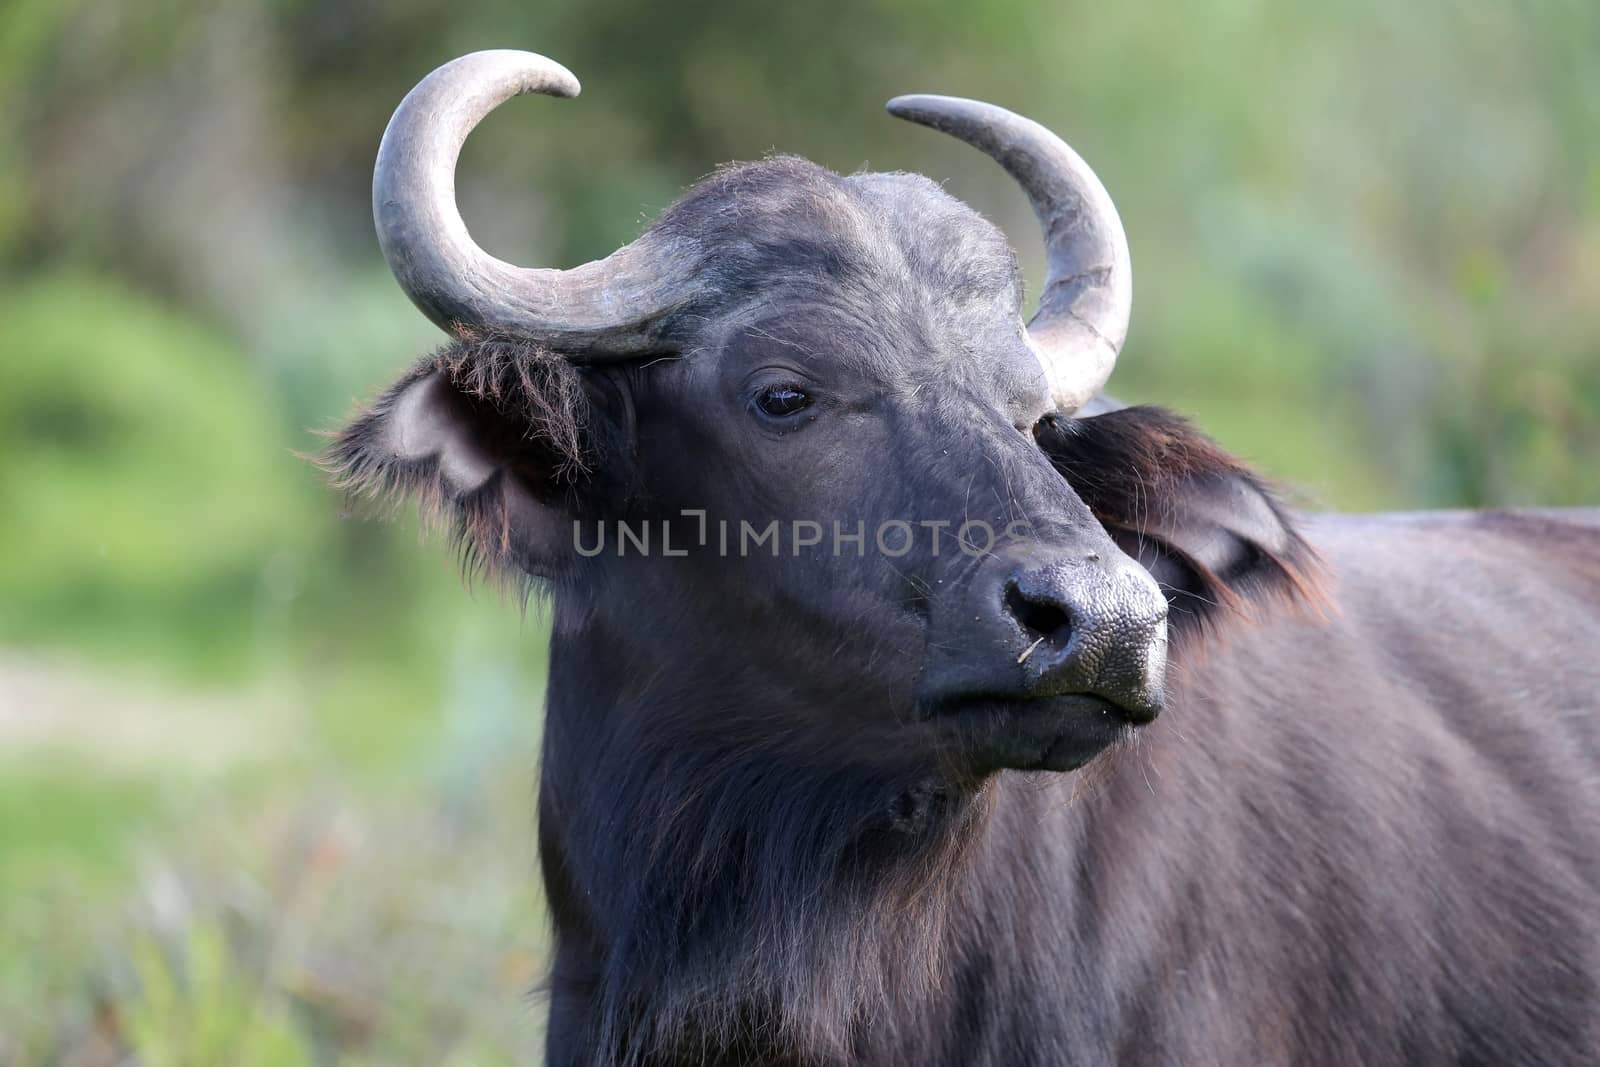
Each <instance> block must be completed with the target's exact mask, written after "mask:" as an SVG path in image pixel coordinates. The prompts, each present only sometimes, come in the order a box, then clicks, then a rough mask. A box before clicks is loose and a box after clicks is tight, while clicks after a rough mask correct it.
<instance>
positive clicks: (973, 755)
mask: <svg viewBox="0 0 1600 1067" xmlns="http://www.w3.org/2000/svg"><path fill="white" fill-rule="evenodd" d="M924 714H925V716H926V718H927V719H928V720H930V721H932V722H934V723H936V724H937V725H938V726H939V727H940V729H941V732H942V733H944V734H945V735H946V737H947V738H948V739H949V741H950V742H951V745H952V748H953V750H954V751H956V752H958V753H959V754H960V755H961V756H962V758H963V759H964V760H970V761H971V763H972V765H973V766H974V769H976V770H978V771H994V770H1005V769H1009V770H1022V771H1075V770H1077V769H1079V768H1080V767H1083V766H1084V765H1085V764H1087V763H1088V762H1089V761H1090V760H1092V759H1094V758H1095V757H1096V756H1098V755H1100V754H1101V753H1102V752H1104V751H1106V750H1107V749H1108V748H1111V747H1112V746H1114V745H1116V744H1117V743H1118V742H1120V741H1123V740H1126V739H1127V738H1129V737H1131V736H1132V735H1133V733H1134V731H1135V729H1137V727H1138V726H1139V725H1142V723H1143V722H1144V721H1148V720H1146V719H1144V718H1143V717H1137V718H1136V717H1134V716H1132V715H1130V713H1129V712H1128V711H1127V710H1126V709H1124V708H1122V707H1120V706H1119V705H1117V704H1114V703H1112V702H1111V701H1109V700H1105V699H1102V698H1101V697H1098V696H1093V695H1090V694H1086V693H1073V694H1065V695H1059V696H1037V697H1021V696H1001V695H981V696H964V697H961V698H958V699H955V700H946V701H935V702H931V703H929V704H927V705H925V706H924Z"/></svg>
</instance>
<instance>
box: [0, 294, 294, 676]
mask: <svg viewBox="0 0 1600 1067" xmlns="http://www.w3.org/2000/svg"><path fill="white" fill-rule="evenodd" d="M0 320H3V321H4V322H5V323H6V325H7V328H6V331H5V334H4V340H3V341H0V449H3V450H4V452H5V454H6V457H7V460H6V462H5V464H4V465H3V466H0V513H4V514H5V515H6V516H7V521H6V522H5V523H4V524H3V525H0V589H3V590H4V591H5V595H4V597H3V598H0V640H9V641H13V642H14V641H19V640H27V641H36V640H42V639H56V640H60V639H62V638H73V639H76V640H88V641H91V642H93V643H96V644H101V643H105V644H120V643H122V642H124V641H126V642H129V643H131V645H132V647H134V648H136V649H137V648H139V647H140V646H141V645H144V646H145V647H148V643H149V642H150V641H152V640H156V641H163V642H164V641H173V642H178V643H181V644H183V645H186V646H192V647H194V648H197V649H202V650H204V651H206V652H207V653H209V654H214V655H238V654H239V649H240V647H241V646H244V645H247V644H248V642H249V640H250V638H251V637H252V626H253V623H254V621H255V620H254V618H253V612H254V610H255V606H256V600H257V596H258V589H259V587H260V586H261V584H262V583H263V582H264V581H270V572H268V570H267V568H269V567H270V565H271V561H272V560H273V559H274V558H276V557H278V556H279V555H281V554H283V553H289V552H294V551H296V550H298V549H299V548H300V547H301V546H303V545H304V544H305V542H306V541H307V539H308V535H309V533H310V530H311V523H310V521H308V517H309V515H310V514H311V511H310V509H311V508H312V507H314V506H316V504H317V503H318V502H316V501H314V500H310V499H308V497H307V494H304V493H301V492H297V490H298V489H299V487H298V486H297V485H296V484H295V482H294V481H293V480H292V479H291V477H290V476H289V475H290V473H291V471H292V469H291V468H290V467H289V465H288V460H289V457H288V455H287V452H286V449H285V447H284V443H283V435H282V434H280V433H279V431H278V427H277V425H276V422H275V418H274V411H273V398H272V397H271V396H270V394H266V393H265V392H264V391H263V389H262V385H261V383H260V381H259V380H257V378H256V376H255V375H254V374H253V373H252V369H251V367H250V366H249V364H248V363H247V362H246V361H245V359H244V358H243V357H242V356H241V354H240V352H239V349H238V347H237V346H236V345H234V344H232V343H230V342H228V341H227V340H226V339H223V338H221V337H218V336H217V335H216V334H215V333H213V332H212V331H209V330H206V329H204V328H202V327H200V326H198V325H197V324H195V323H194V321H193V320H192V319H189V318H186V317H184V316H182V315H181V314H177V313H174V312H172V311H169V310H167V309H165V308H163V307H161V306H160V305H158V304H156V303H155V302H153V301H151V300H149V299H146V298H141V297H139V296H138V295H136V294H135V293H133V292H131V291H129V290H128V289H127V288H126V287H125V286H123V285H120V284H116V283H105V282H97V281H90V280H86V279H84V278H82V277H76V276H70V275H68V276H55V277H48V278H41V279H38V280H36V281H32V282H29V283H27V284H24V285H22V286H19V287H17V288H15V289H13V290H12V291H10V292H7V293H5V294H4V296H0Z"/></svg>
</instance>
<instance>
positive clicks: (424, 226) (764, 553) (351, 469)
mask: <svg viewBox="0 0 1600 1067" xmlns="http://www.w3.org/2000/svg"><path fill="white" fill-rule="evenodd" d="M577 92H578V84H577V81H576V79H574V78H573V76H572V75H571V74H570V73H568V72H567V71H566V70H565V69H564V68H562V67H561V66H559V65H558V64H556V63H554V62H552V61H550V60H548V59H545V58H543V57H540V56H535V55H531V54H528V53H521V52H483V53H477V54H475V55H470V56H466V57H464V58H462V59H459V60H457V61H455V62H453V63H450V64H448V65H446V66H445V67H442V68H440V69H439V70H438V71H435V72H434V73H433V74H432V75H430V76H429V77H428V78H427V79H426V80H425V81H423V82H422V83H421V84H420V85H419V86H418V87H417V88H416V89H415V90H414V91H413V92H412V93H411V94H410V95H409V96H408V97H407V98H406V100H405V101H404V103H402V104H401V106H400V108H399V110H398V111H397V112H396V114H395V116H394V119H393V120H392V121H391V123H390V125H389V129H388V131H387V133H386V134H385V136H384V139H383V143H382V147H381V149H380V151H379V155H378V163H377V170H376V175H375V179H374V190H373V209H374V214H375V217H376V221H377V227H378V234H379V238H380V240H381V243H382V246H383V250H384V254H385V256H386V257H387V259H388V261H389V264H390V266H391V268H392V269H393V270H394V273H395V275H396V277H397V278H398V279H399V281H400V283H401V285H402V286H403V287H404V289H405V290H406V292H407V293H408V294H409V295H410V296H411V298H412V300H413V301H414V302H415V303H416V304H417V306H418V307H420V308H421V309H422V310H423V312H424V313H426V314H427V315H428V316H429V317H430V318H431V319H433V321H434V322H436V323H438V324H439V325H440V326H441V327H443V328H444V329H445V330H446V331H448V332H449V333H451V334H452V335H453V336H454V338H455V340H454V342H453V343H452V344H451V345H450V346H449V347H447V348H446V349H444V350H443V351H442V352H440V353H439V354H437V355H436V356H434V357H431V358H429V359H428V360H425V361H424V362H423V363H422V364H421V365H419V366H418V367H416V368H415V369H413V370H412V371H411V372H410V373H408V374H407V375H405V376H404V377H403V378H402V379H401V380H400V381H399V382H398V383H397V384H396V385H395V386H394V387H392V388H391V389H390V390H389V391H388V392H387V393H386V394H384V396H383V397H382V398H381V399H380V400H379V401H378V402H377V403H376V404H375V405H374V407H373V408H372V409H371V410H370V411H368V412H367V413H365V414H364V415H363V416H361V417H360V418H359V419H357V420H356V421H355V422H354V423H353V424H352V425H351V426H350V427H349V428H347V429H346V430H345V431H344V432H343V433H342V434H341V435H339V437H338V438H337V440H336V442H335V444H334V446H333V449H332V451H331V465H332V466H333V468H334V469H335V470H336V471H337V472H338V473H339V475H340V476H341V477H342V478H343V479H344V481H345V482H346V484H347V485H349V486H351V487H354V488H358V489H368V490H382V491H391V490H400V491H408V492H412V493H415V494H418V495H420V496H421V497H422V498H423V499H424V500H425V501H427V502H429V503H431V504H432V505H434V506H435V509H436V511H437V512H439V513H441V514H443V515H444V516H445V517H446V518H447V519H448V521H449V522H450V524H451V526H452V528H453V529H454V530H455V532H456V534H457V536H458V537H459V538H460V540H461V542H462V545H463V548H464V551H465V552H466V554H467V556H468V558H469V559H472V560H475V561H478V562H481V563H483V564H485V565H487V566H488V567H489V568H490V569H493V570H495V571H497V572H500V573H508V574H514V575H519V576H531V577H533V578H537V579H541V580H543V581H544V582H545V583H546V587H547V588H548V589H549V590H550V591H551V593H552V595H553V599H554V638H553V642H554V654H553V657H552V671H553V672H554V673H555V675H556V676H557V677H556V679H555V681H554V683H553V684H557V685H560V686H564V687H565V689H566V691H567V692H569V693H572V692H576V693H581V694H588V695H592V697H593V702H594V704H595V705H596V706H598V707H607V706H619V705H622V706H640V705H651V706H662V707H670V708H672V709H674V712H675V714H676V715H678V716H679V717H680V718H684V719H688V720H692V725H691V726H689V727H686V728H687V729H691V730H697V731H702V732H705V733H708V734H713V733H714V734H716V735H718V736H719V737H722V738H724V739H729V738H733V739H739V742H740V743H741V744H743V745H746V746H751V745H755V746H765V747H767V748H769V749H779V748H784V749H786V750H787V751H788V752H789V753H791V754H794V753H804V754H805V757H806V758H807V759H812V760H815V759H818V758H822V759H828V760H836V761H838V762H841V763H854V762H857V761H862V760H866V761H875V762H878V763H882V762H885V761H887V762H889V763H895V764H905V765H913V764H914V765H918V766H925V765H930V764H934V763H937V764H938V765H940V766H942V767H944V768H947V769H949V770H951V771H953V772H954V773H955V774H957V775H959V776H962V777H967V778H981V777H982V776H983V775H985V774H987V773H988V772H990V771H993V770H995V769H997V768H1002V767H1014V768H1048V769H1069V768H1073V767H1077V766H1079V765H1081V764H1082V763H1084V762H1085V761H1087V760H1088V759H1089V758H1090V757H1092V756H1093V755H1094V754H1095V753H1097V752H1098V751H1100V750H1101V749H1103V748H1104V747H1106V745H1108V744H1109V743H1110V742H1112V741H1113V740H1115V739H1116V738H1117V737H1119V736H1122V735H1123V734H1125V733H1126V732H1127V731H1128V730H1129V729H1130V727H1131V726H1132V725H1135V724H1139V723H1144V722H1147V721H1149V720H1150V719H1152V718H1153V717H1154V716H1155V715H1156V714H1157V712H1158V711H1159V710H1160V708H1161V705H1162V701H1163V685H1164V673H1165V664H1166V657H1167V643H1168V612H1169V602H1170V603H1172V604H1173V605H1174V609H1175V610H1174V616H1175V618H1174V624H1176V623H1177V621H1178V620H1177V617H1176V616H1177V615H1178V614H1179V612H1182V611H1189V609H1188V608H1187V607H1185V606H1184V604H1182V603H1180V602H1179V599H1178V598H1180V597H1183V596H1187V595H1190V594H1192V595H1193V596H1194V597H1195V600H1194V603H1195V604H1202V603H1209V602H1210V601H1211V600H1214V599H1215V597H1214V596H1211V595H1209V594H1212V593H1217V592H1219V590H1220V588H1221V587H1220V584H1219V583H1217V576H1218V575H1221V576H1223V577H1224V578H1225V577H1226V575H1227V573H1228V570H1229V568H1231V567H1234V566H1235V565H1241V566H1242V565H1245V564H1250V565H1254V562H1256V561H1259V560H1260V559H1262V558H1269V559H1270V558H1274V549H1275V547H1276V546H1277V545H1279V544H1281V543H1282V542H1283V541H1284V540H1285V539H1287V538H1292V537H1293V534H1292V533H1291V532H1289V531H1288V529H1287V527H1285V526H1284V525H1283V524H1282V523H1281V522H1279V521H1278V520H1279V515H1278V512H1277V510H1276V508H1275V506H1274V505H1273V504H1272V502H1271V499H1270V497H1269V496H1268V495H1267V494H1266V493H1265V492H1264V491H1263V490H1261V488H1260V487H1259V486H1258V485H1257V484H1256V483H1255V482H1254V480H1253V479H1252V478H1250V476H1249V475H1248V474H1247V473H1246V472H1244V471H1243V470H1242V469H1240V468H1238V466H1237V465H1236V464H1233V463H1232V462H1231V461H1230V460H1228V459H1227V458H1226V457H1225V456H1224V455H1223V454H1222V453H1220V452H1218V451H1217V450H1215V449H1214V448H1213V447H1212V446H1210V445H1209V443H1208V442H1206V441H1205V440H1204V439H1203V438H1201V437H1199V435H1197V434H1194V433H1193V432H1192V431H1191V430H1189V428H1188V427H1187V426H1186V425H1185V424H1183V423H1181V422H1180V421H1178V420H1175V419H1172V418H1171V417H1168V416H1165V415H1162V414H1160V413H1158V412H1151V411H1147V410H1144V409H1122V410H1112V411H1110V412H1108V413H1105V414H1101V415H1098V416H1094V417H1085V416H1086V412H1085V411H1084V410H1083V409H1084V408H1085V405H1087V404H1089V403H1090V402H1091V400H1092V398H1094V397H1095V396H1096V395H1097V393H1098V392H1099V390H1100V388H1101V386H1102V385H1103V384H1104V382H1105V380H1106V378H1107V376H1108V375H1109V374H1110V372H1111V369H1112V365H1113V363H1114V361H1115V358H1116V355H1117V352H1118V349H1119V348H1120V347H1121V345H1122V341H1123V338H1124V336H1125V334H1126V331H1127V324H1128V312H1129V303H1130V298H1131V291H1132V290H1131V283H1130V274H1129V270H1130V268H1129V258H1128V249H1127V243H1126V239H1125V237H1124V234H1123V230H1122V226H1121V223H1120V222H1119V220H1118V218H1117V213H1116V211H1115V209H1114V208H1113V207H1112V204H1111V201H1110V198H1109V197H1108V195H1107V194H1106V191H1105V189H1104V188H1103V187H1102V186H1101V184H1100V182H1099V181H1098V180H1097V179H1096V178H1095V177H1094V175H1093V174H1092V173H1091V172H1090V170H1089V168H1088V167H1087V166H1086V165H1085V164H1084V162H1083V161H1082V160H1081V159H1080V158H1079V157H1078V156H1077V154H1076V153H1074V152H1073V151H1072V150H1071V149H1070V148H1068V147H1067V146H1066V145H1065V144H1063V143H1062V142H1061V141H1060V140H1059V139H1058V138H1056V137H1055V136H1054V135H1053V134H1051V133H1050V132H1049V131H1047V130H1045V129H1044V128H1043V127H1041V126H1039V125H1037V124H1036V123H1033V122H1030V121H1028V120H1027V119H1024V118H1021V117H1019V116H1016V115H1014V114H1011V113H1010V112H1007V111H1004V110H1002V109H1000V108H997V107H993V106H990V105H987V104H981V103H976V102H973V101H967V100H957V99H951V98H946V97H936V96H913V97H901V98H899V99H897V100H894V101H892V102H891V103H890V105H889V109H890V111H891V112H892V113H893V114H895V115H898V116H900V117H902V118H907V119H910V120H912V121H914V122H918V123H922V124H924V125H928V126H932V127H934V128H936V129H939V130H942V131H944V132H947V133H950V134H952V135H954V136H956V137H959V138H961V139H962V140H964V141H966V142H968V143H969V144H972V145H974V146H975V147H977V148H979V149H980V150H982V151H984V152H986V153H987V154H989V155H990V156H992V157H993V158H994V159H996V160H997V161H998V162H999V163H1000V164H1001V165H1002V166H1003V167H1005V168H1006V170H1007V171H1008V172H1010V174H1011V175H1012V176H1013V177H1014V178H1016V180H1017V181H1018V182H1019V183H1020V184H1021V186H1022V188H1023V191H1024V192H1025V193H1026V194H1027V196H1028V198H1029V200H1030V201H1031V203H1032V205H1033V207H1034V209H1035V211H1036V213H1037V215H1038V217H1039V219H1040V222H1041V224H1042V225H1043V228H1044V238H1045V245H1046V249H1047V252H1048V260H1049V270H1048V278H1047V281H1046V287H1045V290H1044V293H1043V296H1042V299H1041V301H1040V306H1039V311H1038V313H1037V314H1036V315H1035V316H1034V318H1033V319H1032V321H1031V322H1029V323H1027V324H1026V325H1024V323H1023V320H1022V318H1021V317H1020V311H1021V307H1022V287H1021V284H1020V280H1019V273H1018V268H1017V263H1016V259H1015V256H1014V254H1013V252H1012V251H1011V248H1010V247H1009V245H1008V244H1007V242H1006V240H1005V238H1004V237H1003V236H1002V235H1001V234H1000V233H999V231H997V230H996V229H995V227H994V226H992V225H991V224H990V223H989V222H988V221H986V220H985V219H984V218H982V217H981V216H979V215H978V214H977V213H976V212H974V211H972V210H971V209H970V208H968V207H967V206H965V205H964V204H962V203H961V202H959V201H957V200H956V199H954V198H952V197H951V196H949V195H948V194H946V193H945V192H943V191H942V190H941V189H940V188H939V187H938V186H937V185H936V184H934V183H933V182H931V181H929V180H927V179H925V178H922V177H919V176H916V175H910V174H867V173H863V174H855V175H851V176H848V177H845V176H840V175H836V174H834V173H831V172H830V171H827V170H825V169H823V168H821V167H818V166H816V165H814V164H811V163H808V162H805V161H803V160H799V159H794V158H784V157H779V158H773V159H769V160H766V161H764V162H760V163H754V164H747V165H741V166H734V167H729V168H726V169H723V170H721V171H719V172H717V173H715V174H713V175H712V176H710V177H708V178H706V179H705V180H703V181H702V182H700V183H699V184H698V185H696V186H695V187H694V188H693V189H692V190H691V191H690V192H689V193H688V194H687V195H685V196H684V197H683V198H682V199H681V200H679V201H678V202H677V203H676V204H675V205H674V206H673V207H671V208H670V209H668V210H667V211H666V212H665V213H664V214H663V215H662V216H661V217H660V218H659V219H658V220H657V221H656V222H655V223H654V224H653V225H651V226H650V227H649V228H648V229H647V230H646V231H645V233H644V234H643V235H642V236H641V237H639V238H638V240H636V241H634V242H633V243H632V244H629V245H627V246H626V247H624V248H622V249H619V250H618V251H616V252H615V253H613V254H612V255H610V256H608V257H607V258H605V259H604V260H600V261H597V262H594V263H588V264H585V265H583V266H580V267H577V268H574V269H571V270H546V269H530V268H523V267H516V266H512V265H510V264H507V263H504V262H501V261H500V260H498V259H495V258H494V257H492V256H490V255H489V254H487V253H486V252H484V251H483V250H482V249H481V248H479V247H478V245H477V244H476V243H475V242H474V241H473V239H472V238H471V237H470V236H469V234H468V232H467V229H466V227H465V225H464V224H463V222H462V220H461V217H460V215H459V214H458V213H457V210H456V207H455V202H454V168H455V163H456V158H457V155H458V153H459V151H460V148H461V145H462V143H463V141H464V139H465V138H466V136H467V134H468V132H469V131H470V130H471V129H472V128H473V126H474V125H475V124H476V123H477V122H478V121H479V120H480V119H481V118H482V117H483V116H484V115H485V114H487V113H488V112H489V111H490V110H491V109H492V108H494V107H495V106H497V105H498V104H499V103H501V102H502V101H504V100H505V99H507V98H509V97H511V96H513V95H517V94H524V93H543V94H547V95H553V96H575V95H576V94H577ZM1157 577H1160V578H1161V580H1162V585H1158V583H1157V580H1156V578H1157ZM1213 584H1218V588H1216V589H1213V588H1212V585H1213ZM1163 586H1165V589H1163ZM593 729H595V730H597V731H601V732H604V731H605V730H606V729H607V728H606V727H605V726H604V725H603V724H594V725H593ZM819 753H820V754H823V755H819Z"/></svg>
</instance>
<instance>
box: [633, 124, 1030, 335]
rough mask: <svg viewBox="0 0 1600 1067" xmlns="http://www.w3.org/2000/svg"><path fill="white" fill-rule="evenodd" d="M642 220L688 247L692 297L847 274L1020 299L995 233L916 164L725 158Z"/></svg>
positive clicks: (945, 293) (957, 293)
mask: <svg viewBox="0 0 1600 1067" xmlns="http://www.w3.org/2000/svg"><path fill="white" fill-rule="evenodd" d="M651 229H652V230H653V231H656V232H658V233H661V234H663V235H665V236H669V237H673V238H678V239H681V240H682V241H683V242H684V243H685V245H687V246H691V247H696V248H698V249H699V250H700V255H699V263H698V265H697V269H698V271H699V274H700V279H701V282H702V284H703V287H704V295H703V297H702V300H703V301H706V302H713V303H720V304H722V305H723V307H724V308H726V307H727V306H728V305H729V304H732V303H736V302H738V301H739V300H740V299H742V298H748V297H751V296H758V295H759V296H763V297H764V296H767V295H770V293H771V292H772V287H773V286H774V285H775V284H776V285H782V284H783V283H784V282H785V281H786V280H787V281H790V282H793V283H795V284H797V285H799V286H804V287H806V289H807V290H810V291H812V292H817V291H823V290H826V288H827V287H829V286H836V285H839V284H850V283H866V284H868V285H870V286H871V287H872V291H873V292H875V293H878V294H881V295H883V296H884V297H888V296H890V295H891V294H893V293H895V292H903V291H920V292H921V293H923V294H924V295H926V296H930V297H933V298H934V301H933V302H934V304H935V305H936V306H944V305H961V304H966V303H969V302H974V301H980V300H981V301H993V300H995V299H997V298H998V299H1002V300H1006V301H1009V302H1011V303H1013V304H1017V305H1019V306H1020V303H1021V296H1022V293H1021V275H1020V272H1019V270H1018V266H1017V258H1016V253H1015V252H1014V251H1013V250H1012V248H1011V246H1010V244H1009V243H1008V242H1007V241H1006V239H1005V236H1004V235H1003V234H1001V232H1000V231H999V230H998V229H997V228H996V227H995V226H994V224H993V223H991V222H990V221H989V220H988V219H986V218H984V217H983V216H982V215H980V214H979V213H978V212H976V211H974V210H973V209H972V208H971V207H969V206H968V205H967V204H965V203H963V202H962V201H961V200H959V199H957V198H956V197H953V196H951V195H950V194H949V193H947V192H945V191H944V189H942V188H941V187H940V186H939V185H938V184H937V183H936V182H934V181H932V180H931V179H929V178H926V177H924V176H922V175H920V174H908V173H902V172H862V173H857V174H852V175H847V176H846V175H840V174H836V173H834V172H833V171H831V170H828V169H827V168H826V167H822V166H819V165H818V164H816V163H813V162H811V161H809V160H806V159H801V158H799V157H796V156H785V155H779V156H772V157H769V158H767V159H763V160H760V161H757V162H751V163H734V164H728V165H726V166H724V167H721V168H719V169H718V170H716V171H714V172H712V173H711V174H710V175H708V176H706V177H705V178H702V179H701V180H700V181H699V182H697V183H696V184H695V185H694V186H693V187H692V188H690V189H689V191H688V192H686V193H685V194H684V195H683V196H682V197H681V198H680V199H679V200H678V201H677V202H676V203H674V204H673V205H672V206H671V207H669V208H668V209H667V210H666V211H664V212H663V213H662V214H661V216H660V218H658V219H657V220H656V222H655V223H654V224H653V225H652V226H651ZM802 291H805V290H802Z"/></svg>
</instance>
